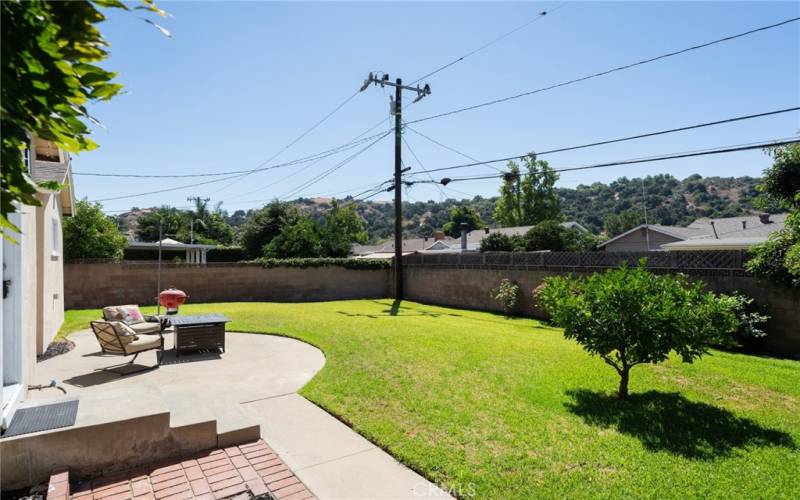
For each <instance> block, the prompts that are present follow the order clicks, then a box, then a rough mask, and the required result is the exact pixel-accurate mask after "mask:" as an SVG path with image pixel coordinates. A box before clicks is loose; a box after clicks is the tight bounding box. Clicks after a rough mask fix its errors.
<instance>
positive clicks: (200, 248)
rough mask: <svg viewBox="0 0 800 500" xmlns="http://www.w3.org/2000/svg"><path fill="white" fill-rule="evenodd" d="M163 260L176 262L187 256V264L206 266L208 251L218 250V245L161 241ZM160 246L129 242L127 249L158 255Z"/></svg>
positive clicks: (154, 242) (166, 239)
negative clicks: (177, 259) (178, 258)
mask: <svg viewBox="0 0 800 500" xmlns="http://www.w3.org/2000/svg"><path fill="white" fill-rule="evenodd" d="M160 246H161V254H162V256H161V259H162V260H174V259H175V258H176V257H180V256H182V255H184V252H185V255H186V262H187V263H189V264H205V263H206V259H207V255H208V251H209V250H212V249H214V248H217V246H216V245H202V244H200V243H181V242H180V241H175V240H173V239H172V238H164V239H163V240H161V245H160ZM158 247H159V244H158V242H157V241H129V242H128V246H127V248H128V249H130V250H144V251H147V252H152V253H153V254H158V249H159V248H158Z"/></svg>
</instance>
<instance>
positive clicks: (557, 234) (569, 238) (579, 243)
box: [522, 220, 597, 252]
mask: <svg viewBox="0 0 800 500" xmlns="http://www.w3.org/2000/svg"><path fill="white" fill-rule="evenodd" d="M522 241H523V242H524V245H525V250H527V251H529V252H534V251H540V250H551V251H553V252H581V251H587V250H592V249H594V247H595V246H596V245H597V238H596V237H595V236H594V235H593V234H591V233H584V232H583V231H578V230H577V229H574V228H571V227H564V226H562V225H561V224H560V223H559V222H556V221H554V220H546V221H544V222H540V223H539V224H536V225H535V226H533V227H532V228H531V229H529V230H528V232H527V233H525V235H524V236H523V237H522Z"/></svg>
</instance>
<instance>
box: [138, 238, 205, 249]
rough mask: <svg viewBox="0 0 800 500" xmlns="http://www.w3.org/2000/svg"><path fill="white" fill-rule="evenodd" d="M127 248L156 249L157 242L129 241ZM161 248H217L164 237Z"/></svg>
mask: <svg viewBox="0 0 800 500" xmlns="http://www.w3.org/2000/svg"><path fill="white" fill-rule="evenodd" d="M128 248H132V249H136V250H158V242H157V241H129V242H128ZM161 248H162V249H164V248H166V249H167V250H198V249H202V248H205V249H206V250H208V249H211V248H217V246H216V245H202V244H200V243H181V242H180V241H175V240H173V239H172V238H164V239H163V240H161Z"/></svg>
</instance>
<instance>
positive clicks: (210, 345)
mask: <svg viewBox="0 0 800 500" xmlns="http://www.w3.org/2000/svg"><path fill="white" fill-rule="evenodd" d="M169 320H170V323H172V326H174V327H175V357H178V356H180V353H181V351H182V350H190V349H222V352H225V323H228V322H229V321H230V320H229V319H228V318H226V317H225V316H223V315H222V314H200V315H196V316H172V317H170V319H169Z"/></svg>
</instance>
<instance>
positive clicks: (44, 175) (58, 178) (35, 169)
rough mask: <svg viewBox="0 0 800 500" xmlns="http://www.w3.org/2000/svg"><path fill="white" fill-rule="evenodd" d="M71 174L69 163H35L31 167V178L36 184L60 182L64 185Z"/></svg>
mask: <svg viewBox="0 0 800 500" xmlns="http://www.w3.org/2000/svg"><path fill="white" fill-rule="evenodd" d="M68 173H69V163H68V162H66V163H55V162H50V161H38V160H37V161H34V162H33V164H32V165H31V177H32V178H33V180H34V181H36V182H53V181H55V182H58V183H59V184H64V183H66V181H67V175H68Z"/></svg>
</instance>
